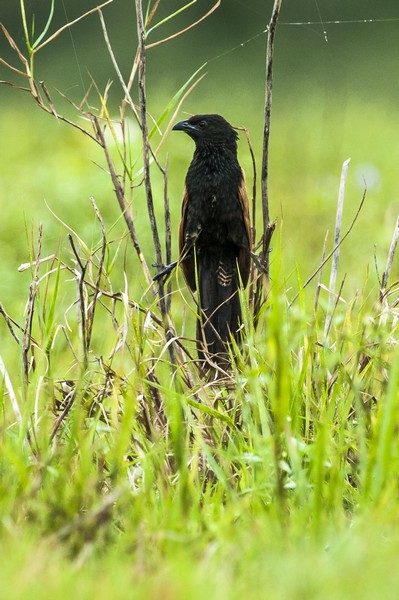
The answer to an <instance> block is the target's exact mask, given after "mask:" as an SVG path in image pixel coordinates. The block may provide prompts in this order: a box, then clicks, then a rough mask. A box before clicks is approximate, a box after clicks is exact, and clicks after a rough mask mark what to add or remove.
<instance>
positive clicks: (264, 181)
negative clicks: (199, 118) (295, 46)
mask: <svg viewBox="0 0 399 600" xmlns="http://www.w3.org/2000/svg"><path fill="white" fill-rule="evenodd" d="M281 3H282V0H274V6H273V12H272V16H271V19H270V23H269V27H268V35H267V51H266V90H265V116H264V129H263V152H262V171H261V185H262V213H263V248H262V255H261V256H262V263H263V264H264V267H265V274H266V278H268V277H269V252H268V248H267V247H266V237H267V235H266V234H267V231H268V228H269V225H270V217H269V139H270V119H271V111H272V87H273V53H274V36H275V33H276V27H277V21H278V17H279V14H280V8H281Z"/></svg>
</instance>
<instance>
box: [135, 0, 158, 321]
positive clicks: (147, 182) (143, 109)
mask: <svg viewBox="0 0 399 600" xmlns="http://www.w3.org/2000/svg"><path fill="white" fill-rule="evenodd" d="M135 2H136V21H137V35H138V43H139V100H140V116H141V134H142V146H143V167H144V186H145V192H146V198H147V211H148V217H149V220H150V227H151V233H152V240H153V243H154V249H155V256H156V262H157V264H158V265H162V264H163V261H162V250H161V243H160V239H159V233H158V226H157V220H156V216H155V210H154V200H153V195H152V186H151V176H150V143H149V139H148V124H147V99H146V89H145V86H146V48H145V31H144V22H143V7H142V0H135ZM158 292H159V307H160V310H161V314H162V316H164V315H165V314H166V304H165V299H164V286H163V280H162V279H159V280H158Z"/></svg>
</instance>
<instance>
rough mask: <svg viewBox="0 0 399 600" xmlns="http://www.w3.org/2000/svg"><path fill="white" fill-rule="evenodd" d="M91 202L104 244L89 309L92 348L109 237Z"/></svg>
mask: <svg viewBox="0 0 399 600" xmlns="http://www.w3.org/2000/svg"><path fill="white" fill-rule="evenodd" d="M90 202H91V203H92V206H93V209H94V212H95V213H96V217H97V220H98V222H99V223H100V227H101V235H102V244H101V257H100V264H99V265H98V271H97V279H96V284H95V290H94V296H93V300H92V302H91V304H90V307H89V310H88V311H87V312H88V314H87V332H86V335H87V348H88V349H89V348H90V342H91V336H92V332H93V325H94V314H95V311H96V306H97V300H98V298H99V296H100V284H101V277H102V273H103V267H104V261H105V254H106V251H107V237H106V231H105V225H104V221H103V218H102V216H101V213H100V211H99V210H98V207H97V205H96V203H95V200H94V198H90Z"/></svg>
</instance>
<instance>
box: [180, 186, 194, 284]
mask: <svg viewBox="0 0 399 600" xmlns="http://www.w3.org/2000/svg"><path fill="white" fill-rule="evenodd" d="M187 205H188V192H187V187H185V188H184V192H183V200H182V206H181V220H180V226H179V258H180V265H181V268H182V271H183V275H184V278H185V280H186V281H187V284H188V286H189V287H190V288H191V290H192V291H193V292H195V290H196V288H197V285H196V277H195V261H194V252H193V249H192V248H187V244H186V239H185V232H186V221H187Z"/></svg>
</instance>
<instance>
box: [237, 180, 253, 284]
mask: <svg viewBox="0 0 399 600" xmlns="http://www.w3.org/2000/svg"><path fill="white" fill-rule="evenodd" d="M238 197H239V200H240V204H241V210H242V215H243V218H244V226H245V230H246V234H247V237H248V248H241V249H240V253H239V255H238V268H239V270H240V276H241V280H242V283H243V286H244V287H245V286H246V285H247V283H248V279H249V273H250V270H251V256H250V254H249V251H251V250H252V230H251V219H250V216H249V201H248V194H247V188H246V185H245V173H244V171H243V170H242V179H241V183H240V187H239V189H238Z"/></svg>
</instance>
